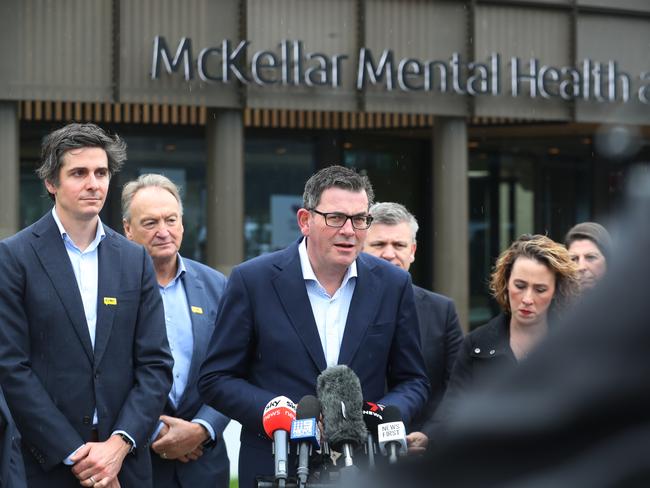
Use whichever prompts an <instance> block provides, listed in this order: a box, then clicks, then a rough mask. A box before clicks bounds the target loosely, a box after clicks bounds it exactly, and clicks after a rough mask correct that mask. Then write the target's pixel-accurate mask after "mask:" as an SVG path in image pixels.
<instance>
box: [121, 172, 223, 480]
mask: <svg viewBox="0 0 650 488" xmlns="http://www.w3.org/2000/svg"><path fill="white" fill-rule="evenodd" d="M122 216H123V224H124V233H125V234H126V237H128V238H129V239H131V240H132V241H135V242H138V243H139V244H142V245H143V246H144V247H145V248H146V249H147V252H148V253H149V255H150V256H151V258H152V260H153V265H154V268H155V270H156V278H157V280H158V288H159V289H160V294H161V295H162V299H163V302H164V305H165V321H166V324H167V337H168V339H169V344H170V347H171V350H172V354H173V356H174V383H173V385H172V389H171V391H170V392H169V396H168V398H167V404H166V405H165V410H164V412H163V413H164V415H162V416H161V417H160V423H159V425H158V427H157V429H156V431H155V432H154V434H153V436H152V440H153V441H154V442H153V444H152V446H151V448H152V449H153V451H154V453H155V455H154V456H152V458H151V459H152V463H153V476H154V486H155V487H156V488H163V487H164V488H182V487H185V488H190V487H197V486H209V487H211V488H227V487H228V484H229V481H230V467H229V461H228V454H227V452H226V445H225V443H224V441H223V437H222V435H223V430H224V428H225V427H226V425H227V424H228V422H229V419H228V417H225V416H224V415H222V414H220V413H219V412H217V411H216V410H215V409H214V408H212V407H210V406H209V405H205V404H204V403H203V402H202V401H201V399H200V397H199V392H198V389H197V386H196V385H197V382H198V375H199V367H200V366H201V363H202V362H203V359H204V358H205V353H206V350H207V346H208V342H209V340H210V337H211V336H212V332H213V331H214V322H215V319H216V316H217V310H218V308H219V302H220V301H221V296H222V295H223V291H224V288H225V287H226V278H225V277H224V276H223V275H222V274H221V273H219V272H218V271H215V270H213V269H211V268H208V267H207V266H204V265H203V264H201V263H198V262H196V261H192V260H191V259H187V258H181V256H180V254H179V250H180V247H181V242H182V241H183V203H182V201H181V196H180V193H179V190H178V187H177V186H176V185H175V184H174V183H173V182H172V181H170V180H169V179H168V178H166V177H165V176H162V175H157V174H146V175H142V176H140V177H139V178H138V179H137V180H135V181H131V182H129V183H127V184H126V185H125V186H124V189H123V190H122Z"/></svg>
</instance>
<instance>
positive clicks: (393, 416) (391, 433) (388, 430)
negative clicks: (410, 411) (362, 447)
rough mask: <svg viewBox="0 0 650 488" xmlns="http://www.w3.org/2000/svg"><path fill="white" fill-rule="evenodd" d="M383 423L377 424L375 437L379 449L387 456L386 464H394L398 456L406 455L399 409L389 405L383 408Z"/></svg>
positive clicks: (403, 428) (404, 429) (402, 423)
mask: <svg viewBox="0 0 650 488" xmlns="http://www.w3.org/2000/svg"><path fill="white" fill-rule="evenodd" d="M383 414H384V421H383V423H381V424H379V426H378V429H377V435H378V439H379V449H380V450H381V453H382V454H383V455H384V456H388V463H389V464H395V463H396V462H397V457H398V456H399V455H404V454H406V428H405V427H404V422H402V412H400V411H399V408H397V407H395V406H393V405H389V406H387V407H386V408H384V411H383Z"/></svg>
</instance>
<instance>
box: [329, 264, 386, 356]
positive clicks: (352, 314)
mask: <svg viewBox="0 0 650 488" xmlns="http://www.w3.org/2000/svg"><path fill="white" fill-rule="evenodd" d="M373 268H374V266H373V265H372V264H370V263H368V261H367V260H366V259H364V258H363V255H359V257H358V258H357V283H356V286H355V287H354V294H353V295H352V301H351V302H350V310H349V311H348V319H347V321H346V322H345V332H344V333H343V340H342V341H341V350H340V352H339V361H338V362H339V364H348V365H349V364H350V363H351V362H352V358H353V357H354V355H355V354H356V352H357V350H358V349H359V346H360V345H361V341H362V340H363V338H364V336H365V334H366V330H367V329H368V326H369V325H370V320H371V318H372V317H373V316H374V313H375V311H376V310H377V308H378V307H379V300H380V299H381V296H380V295H379V294H378V293H375V290H379V289H381V286H380V282H379V278H378V277H377V276H376V275H375V273H374V271H373Z"/></svg>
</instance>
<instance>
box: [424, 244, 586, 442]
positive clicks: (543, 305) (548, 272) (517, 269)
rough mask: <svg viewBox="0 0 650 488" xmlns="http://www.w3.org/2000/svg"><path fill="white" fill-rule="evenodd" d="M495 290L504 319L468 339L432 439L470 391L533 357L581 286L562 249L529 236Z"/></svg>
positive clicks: (497, 274)
mask: <svg viewBox="0 0 650 488" xmlns="http://www.w3.org/2000/svg"><path fill="white" fill-rule="evenodd" d="M490 289H491V291H492V295H493V296H494V298H495V299H496V301H497V303H498V304H499V306H500V307H501V313H500V314H499V315H497V316H496V317H495V318H493V319H492V320H490V321H489V322H488V323H487V324H485V325H483V326H481V327H479V328H477V329H475V330H474V331H472V332H471V333H470V334H469V335H468V336H467V337H465V340H464V341H463V345H462V346H461V349H460V351H459V353H458V357H457V359H456V364H455V365H454V370H453V372H452V375H451V380H450V382H449V388H448V390H447V394H446V395H445V398H444V400H443V402H442V404H441V406H440V409H439V411H438V413H437V414H436V421H437V422H436V424H435V425H434V426H433V427H432V428H431V429H428V430H427V431H425V432H424V434H425V435H426V436H427V437H429V438H431V437H432V436H437V435H439V434H440V429H439V428H438V427H436V426H437V425H439V426H440V428H442V431H444V430H445V427H446V425H445V424H446V423H447V422H449V420H450V418H451V417H453V415H454V412H455V410H456V409H458V408H459V405H460V404H461V403H462V401H464V400H465V394H466V393H467V392H468V391H470V390H473V389H475V388H476V386H477V385H479V384H482V383H484V382H485V381H487V380H489V379H490V378H492V377H495V376H497V375H498V374H503V372H504V371H507V370H508V369H509V368H512V367H514V366H516V365H517V364H518V363H519V362H520V361H522V360H523V359H524V358H526V357H527V356H528V354H529V353H530V352H531V351H532V350H533V349H534V348H535V347H536V346H537V345H538V344H539V342H540V341H541V340H542V339H544V338H545V337H546V335H547V333H548V330H549V314H557V312H559V311H561V310H563V309H566V307H567V306H568V305H569V304H570V303H572V301H573V299H574V297H576V296H577V295H578V290H579V285H578V279H577V275H576V267H575V265H574V264H573V263H572V262H571V259H570V257H569V253H568V252H567V250H566V249H565V248H564V247H563V246H562V245H560V244H558V243H556V242H555V241H553V240H551V239H549V238H548V237H545V236H542V235H532V236H531V235H527V234H524V235H522V236H521V237H520V238H519V239H517V240H516V241H515V242H513V243H512V244H511V246H510V247H509V248H508V249H506V250H505V251H504V252H503V253H501V255H500V256H499V259H498V260H497V262H496V265H495V267H494V271H493V273H492V276H491V278H490ZM411 441H412V442H411V444H414V445H415V446H418V445H420V444H422V443H423V442H422V439H420V438H418V436H413V435H411Z"/></svg>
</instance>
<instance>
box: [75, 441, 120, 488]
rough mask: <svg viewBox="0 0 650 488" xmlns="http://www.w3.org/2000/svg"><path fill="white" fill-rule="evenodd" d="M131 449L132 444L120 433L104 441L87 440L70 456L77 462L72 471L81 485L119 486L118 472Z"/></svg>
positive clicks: (112, 487) (111, 487)
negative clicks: (125, 440) (123, 438)
mask: <svg viewBox="0 0 650 488" xmlns="http://www.w3.org/2000/svg"><path fill="white" fill-rule="evenodd" d="M129 450H130V446H129V445H128V444H127V443H126V442H124V440H122V438H121V437H120V436H119V435H112V436H111V437H109V438H108V440H106V441H104V442H87V443H86V444H84V445H83V446H82V447H81V448H80V449H79V450H78V451H77V452H76V453H75V455H74V456H72V457H71V458H70V459H71V460H72V461H73V462H74V463H75V464H74V466H73V467H72V473H73V474H74V475H75V476H76V477H77V479H79V481H80V482H81V486H86V487H90V486H93V487H95V488H107V487H110V488H114V487H119V486H120V484H119V481H118V480H117V474H118V473H119V472H120V469H122V462H123V461H124V458H125V457H126V455H127V454H128V453H129Z"/></svg>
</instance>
